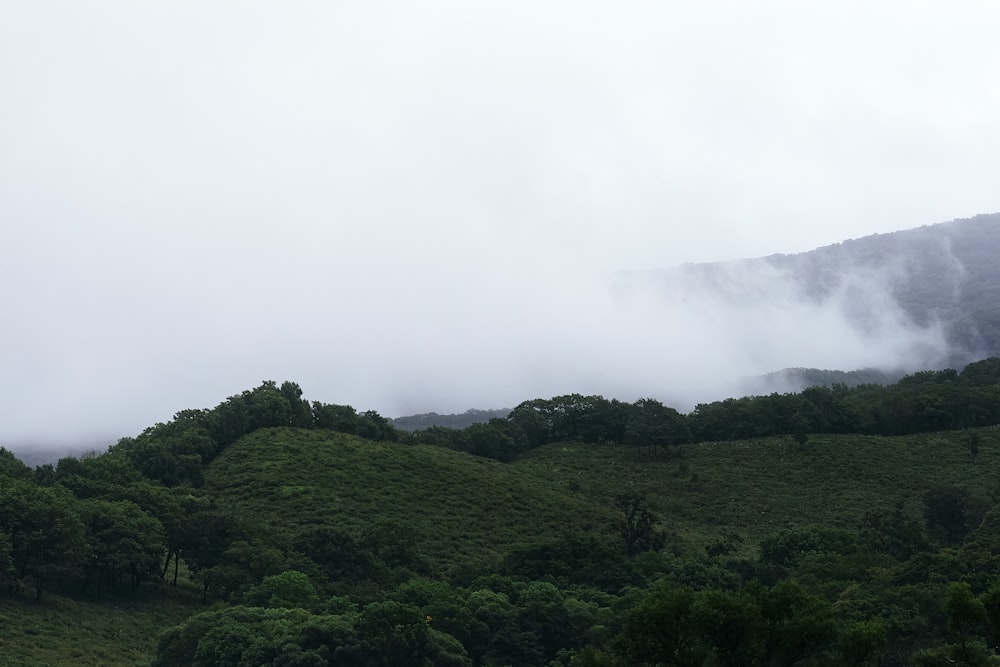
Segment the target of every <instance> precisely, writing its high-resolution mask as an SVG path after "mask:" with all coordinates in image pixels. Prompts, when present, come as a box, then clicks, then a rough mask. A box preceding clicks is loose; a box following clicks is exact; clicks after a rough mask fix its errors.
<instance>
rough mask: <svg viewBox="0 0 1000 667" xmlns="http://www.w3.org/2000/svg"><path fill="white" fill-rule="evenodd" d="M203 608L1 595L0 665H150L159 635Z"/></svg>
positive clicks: (170, 600) (158, 600) (175, 600)
mask: <svg viewBox="0 0 1000 667" xmlns="http://www.w3.org/2000/svg"><path fill="white" fill-rule="evenodd" d="M200 608H201V607H200V606H198V605H196V604H195V603H194V602H191V601H190V600H187V601H185V600H184V599H183V596H178V595H165V596H163V597H159V596H150V597H149V598H148V599H146V600H141V601H125V600H118V601H114V602H109V601H104V602H95V601H80V600H72V599H69V598H65V597H62V596H59V595H47V596H45V598H43V599H42V600H41V602H35V601H34V600H32V599H24V598H10V597H0V664H2V665H3V666H4V667H47V666H53V667H56V666H63V665H88V666H93V667H119V666H121V667H124V666H125V665H129V666H134V665H148V664H150V662H152V660H153V657H154V655H155V653H156V637H157V635H158V634H159V632H160V631H161V630H163V629H164V628H167V627H170V626H172V625H176V624H177V623H180V622H181V621H183V620H184V619H185V618H187V617H188V616H190V615H191V614H192V613H194V612H195V611H197V610H198V609H200Z"/></svg>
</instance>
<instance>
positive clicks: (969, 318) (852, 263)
mask: <svg viewBox="0 0 1000 667" xmlns="http://www.w3.org/2000/svg"><path fill="white" fill-rule="evenodd" d="M998 258H1000V213H993V214H984V215H977V216H975V217H973V218H967V219H958V220H953V221H951V222H943V223H939V224H934V225H926V226H923V227H919V228H915V229H909V230H904V231H898V232H892V233H886V234H873V235H871V236H866V237H863V238H859V239H850V240H846V241H843V242H841V243H836V244H833V245H829V246H824V247H821V248H817V249H815V250H811V251H808V252H803V253H798V254H790V255H783V254H775V255H770V256H767V257H761V258H756V259H744V260H737V261H725V262H710V263H700V264H684V265H681V266H676V267H671V268H664V269H655V270H652V271H642V272H627V273H626V274H624V275H623V279H622V287H623V290H626V291H627V290H630V289H636V288H637V286H639V287H638V289H650V288H651V289H653V290H654V292H655V293H658V294H660V295H661V296H662V298H664V299H666V300H670V299H674V300H683V299H686V298H689V297H687V296H686V295H688V294H695V295H698V298H705V299H709V300H714V301H715V302H717V303H719V304H721V306H722V307H726V308H728V307H732V308H733V309H740V308H742V309H744V310H746V311H750V310H751V309H754V308H757V307H760V308H761V310H766V309H767V308H775V307H780V306H781V305H782V304H784V305H792V306H794V307H796V308H804V307H816V308H827V309H834V310H836V312H837V313H838V318H839V319H840V320H841V321H844V322H846V323H847V324H848V325H849V326H850V328H851V329H852V330H854V331H856V332H859V334H861V335H863V336H864V337H865V339H866V340H870V341H873V342H876V341H885V340H888V339H891V338H892V337H893V336H897V337H898V336H899V335H900V334H902V333H905V334H907V335H909V336H911V337H912V339H913V345H912V346H911V347H910V348H907V350H908V355H907V357H906V358H905V359H904V360H903V361H897V362H895V363H893V362H892V361H890V360H887V362H886V363H885V364H884V365H880V368H879V369H865V370H858V369H854V368H841V369H836V370H835V371H834V370H821V369H816V368H812V369H804V368H786V369H783V370H776V371H775V372H773V373H769V374H768V375H766V376H764V377H760V378H750V379H747V380H746V381H745V382H744V387H745V389H746V391H747V392H748V393H766V392H767V391H771V390H777V391H797V390H800V389H802V388H804V387H806V386H809V385H814V384H831V383H834V382H836V383H845V384H857V383H858V382H875V383H879V384H884V383H889V382H892V381H894V380H896V379H898V378H899V377H901V376H902V375H903V374H905V373H907V372H913V371H916V370H924V369H940V368H946V367H956V368H961V367H962V366H964V365H965V364H967V363H969V362H971V361H975V360H979V359H983V358H986V357H991V356H1000V261H998ZM650 286H652V287H650ZM838 372H844V373H848V375H840V376H838V375H837V373H838ZM852 374H853V375H852ZM854 376H857V377H854Z"/></svg>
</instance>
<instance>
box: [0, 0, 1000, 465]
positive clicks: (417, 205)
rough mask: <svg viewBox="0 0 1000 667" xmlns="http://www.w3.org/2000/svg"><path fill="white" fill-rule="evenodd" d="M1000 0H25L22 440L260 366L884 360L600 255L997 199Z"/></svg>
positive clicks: (656, 367) (681, 383)
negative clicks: (720, 304)
mask: <svg viewBox="0 0 1000 667" xmlns="http://www.w3.org/2000/svg"><path fill="white" fill-rule="evenodd" d="M998 25H1000V6H998V5H997V4H996V3H995V2H993V1H992V0H985V1H983V2H961V1H959V2H952V3H948V4H947V5H945V4H942V3H939V2H935V3H931V2H926V3H925V2H877V3H871V2H850V1H845V0H838V1H837V2H793V1H773V2H767V1H761V2H754V3H745V2H696V1H693V0H692V1H687V0H684V1H669V0H663V1H659V2H648V3H646V2H581V1H580V0H574V1H572V2H421V3H416V2H407V3H402V2H377V1H372V0H364V1H363V2H283V3H275V2H253V1H250V2H248V1H246V0H241V1H240V2H235V1H234V2H203V1H200V2H183V1H180V2H178V1H173V2H158V3H154V2H131V1H125V0H123V1H121V2H101V1H97V0H94V1H88V2H76V1H71V2H70V1H68V2H48V1H46V0H30V1H29V0H25V1H20V0H11V1H9V2H4V3H2V5H0V231H2V234H0V317H2V322H0V324H2V329H0V346H2V347H0V372H2V380H3V383H2V390H0V391H2V394H0V444H7V445H13V444H18V443H28V442H36V443H56V442H69V441H73V442H80V441H83V440H87V439H91V440H95V439H96V440H98V441H100V440H101V439H105V440H107V441H109V442H110V441H113V440H114V439H116V438H118V437H120V436H122V435H134V434H136V433H137V432H139V431H140V430H141V429H142V428H144V427H145V426H148V425H150V424H152V423H154V422H157V421H165V420H168V419H170V418H171V416H172V415H173V414H174V413H175V412H176V411H178V410H180V409H184V408H192V407H212V406H214V405H216V404H217V403H219V402H220V401H222V400H223V399H224V398H225V397H226V396H229V395H231V394H234V393H238V392H239V391H241V390H243V389H247V388H251V387H253V386H256V385H257V384H259V382H260V381H261V380H263V379H274V380H277V381H279V382H280V381H282V380H284V379H291V380H295V381H297V382H299V383H300V385H302V387H303V389H304V390H305V393H306V397H307V398H309V399H313V400H321V401H323V402H328V403H349V404H351V405H354V406H355V407H357V408H358V409H361V410H364V409H376V410H379V411H380V412H382V413H383V414H385V415H387V416H397V415H401V414H409V413H413V412H425V411H430V410H436V411H439V412H451V411H462V410H465V409H467V408H471V407H480V408H487V407H501V406H510V405H513V404H516V403H518V402H520V401H521V400H525V399H529V398H535V397H547V396H551V395H555V394H559V393H569V392H574V391H580V392H584V393H602V394H604V395H609V396H610V395H619V396H620V397H622V398H626V399H629V400H632V399H634V398H637V397H639V396H646V395H656V396H662V397H675V396H681V395H683V392H684V387H692V386H696V385H697V386H698V387H700V389H701V390H702V391H703V392H710V391H713V390H720V391H721V388H722V386H723V385H722V384H720V383H715V384H713V383H712V382H709V381H707V380H706V379H705V378H706V377H708V376H712V377H720V378H721V377H722V376H724V375H732V374H733V373H732V371H737V372H738V373H752V372H766V371H769V370H775V368H774V367H773V365H775V364H778V365H784V366H789V365H805V366H811V365H822V364H827V365H829V364H845V365H850V364H857V365H861V364H863V363H867V362H868V361H869V359H868V357H865V354H866V353H865V352H864V350H865V349H866V345H865V341H863V340H860V339H859V340H858V341H854V340H852V341H850V343H849V344H848V345H846V346H844V347H843V348H840V347H836V346H835V345H834V343H833V342H831V341H830V340H827V341H824V342H823V344H819V345H816V346H813V347H810V346H809V345H805V344H801V341H799V344H796V345H794V346H790V345H787V344H785V343H786V341H784V340H778V339H777V338H775V336H772V334H771V333H770V332H769V330H768V329H767V328H766V326H765V325H764V323H762V322H761V321H760V320H761V317H760V316H759V315H756V316H754V318H752V319H753V322H756V323H757V324H755V325H754V327H755V328H753V333H754V336H753V337H752V339H753V340H755V341H759V342H764V341H769V340H771V341H775V342H774V343H773V345H772V347H771V348H768V350H766V351H765V352H766V353H764V354H750V355H749V356H748V355H747V349H746V348H747V344H746V340H745V338H741V337H740V336H738V335H734V333H733V331H734V323H736V324H738V325H739V326H740V327H743V328H744V329H745V328H746V327H747V326H748V324H747V322H748V320H747V318H746V317H745V316H744V315H738V316H737V317H736V318H735V319H731V318H730V316H729V314H728V313H727V312H711V313H707V314H706V313H704V312H701V313H698V314H696V313H693V312H692V311H690V310H688V311H684V312H683V313H681V312H677V311H675V312H672V313H667V314H664V313H654V312H652V311H651V310H650V308H649V304H645V305H644V306H643V307H641V308H638V307H635V304H632V305H628V304H625V305H623V304H621V303H619V302H615V301H614V299H613V298H612V297H611V296H609V294H608V292H607V289H606V286H607V282H608V277H609V276H610V275H611V274H613V273H614V272H615V271H618V270H622V269H625V270H634V269H647V268H652V267H665V266H671V265H676V264H680V263H684V262H702V261H714V260H726V259H735V258H742V257H756V256H762V255H768V254H772V253H776V252H782V253H792V252H799V251H805V250H809V249H812V248H815V247H817V246H822V245H828V244H831V243H835V242H838V241H841V240H844V239H848V238H857V237H860V236H865V235H868V234H872V233H877V232H888V231H894V230H899V229H906V228H911V227H917V226H920V225H924V224H931V223H936V222H942V221H945V220H951V219H954V218H959V217H968V216H971V215H974V214H977V213H985V212H994V211H997V210H1000V204H998V199H1000V197H998V190H997V183H998V179H997V174H998V171H997V167H996V160H997V156H1000V113H998V110H1000V85H998V84H997V82H998V81H1000V42H998V40H997V39H996V30H997V26H998ZM802 313H804V314H805V315H807V316H810V317H812V315H816V313H809V312H806V311H801V312H800V313H799V314H802ZM794 316H795V313H792V315H788V314H787V313H786V314H785V316H782V317H779V318H773V317H769V316H768V317H764V318H763V319H765V320H767V319H771V320H775V319H777V320H780V321H781V322H782V323H783V324H785V325H788V322H790V321H791V322H794V321H795V317H794ZM699 317H700V319H698V318H699ZM789 317H791V320H789ZM823 317H825V315H823V316H817V317H815V318H812V319H810V322H811V324H810V325H809V326H817V327H820V328H821V329H822V330H825V331H834V330H836V326H834V325H830V324H829V323H828V322H826V321H825V320H824V319H823ZM680 320H683V321H684V325H683V326H680V327H678V326H677V323H678V322H679V321H680ZM817 323H823V324H822V325H820V324H817ZM792 326H794V324H793V325H792ZM911 333H912V332H911ZM918 333H919V332H918ZM931 333H932V332H931ZM920 335H923V334H920ZM928 335H931V334H928ZM848 337H849V336H848ZM762 344H763V343H762ZM833 352H837V353H836V354H835V353H833ZM841 352H842V353H841ZM867 354H868V355H869V357H870V356H871V348H870V347H869V348H868V353H867ZM696 375H697V376H698V377H700V378H701V379H700V380H696V379H695V376H696ZM699 382H701V384H699ZM698 398H699V399H701V398H702V397H698ZM705 398H722V396H707V397H705Z"/></svg>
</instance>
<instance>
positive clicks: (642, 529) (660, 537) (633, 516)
mask: <svg viewBox="0 0 1000 667" xmlns="http://www.w3.org/2000/svg"><path fill="white" fill-rule="evenodd" d="M615 507H616V508H617V509H618V510H619V511H620V512H621V515H620V516H619V517H618V519H617V520H616V521H615V523H614V528H615V530H616V532H617V533H618V535H619V536H620V537H621V539H622V542H623V544H624V548H625V553H626V554H628V555H629V556H634V555H635V554H637V553H639V552H641V551H655V550H657V549H660V548H662V547H663V544H664V542H666V535H664V534H663V532H662V531H659V530H657V529H656V524H657V523H658V520H657V518H656V516H655V515H654V514H653V512H652V511H651V510H650V509H649V506H648V505H647V503H646V498H645V496H644V495H642V494H641V493H637V492H635V491H624V492H622V493H619V494H618V495H617V496H616V497H615Z"/></svg>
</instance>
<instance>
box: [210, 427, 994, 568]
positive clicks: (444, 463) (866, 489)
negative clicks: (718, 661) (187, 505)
mask: <svg viewBox="0 0 1000 667" xmlns="http://www.w3.org/2000/svg"><path fill="white" fill-rule="evenodd" d="M980 433H981V438H982V442H981V445H980V454H979V458H978V461H977V463H976V465H971V464H970V462H969V453H968V450H967V449H966V448H965V446H964V442H965V440H964V436H963V435H962V434H957V433H951V434H949V433H943V434H928V435H922V436H907V437H897V438H880V437H868V436H813V437H812V438H811V439H810V441H809V442H808V443H807V444H806V445H805V446H798V445H795V444H793V443H792V442H791V440H790V439H788V438H776V439H762V440H755V441H749V442H722V443H700V444H694V445H687V446H685V447H684V448H683V455H682V456H681V457H680V458H675V459H667V458H662V457H661V458H657V459H650V458H648V457H647V458H645V459H643V458H640V457H639V456H638V455H637V452H636V451H635V450H633V449H630V448H624V447H613V446H601V445H586V444H579V443H567V444H553V445H548V446H545V447H542V448H539V449H537V450H534V451H532V452H529V453H528V454H527V455H525V456H524V457H522V458H521V459H519V460H518V461H516V462H514V463H511V464H501V463H497V462H494V461H490V460H485V459H480V458H476V457H473V456H470V455H468V454H463V453H459V452H452V451H449V450H444V449H439V448H435V447H429V446H408V445H397V444H376V443H371V442H368V441H365V440H361V439H359V438H355V437H352V436H347V435H342V434H334V433H324V432H317V431H298V430H294V429H268V430H264V431H259V432H257V433H254V434H252V435H250V436H248V437H246V438H244V439H243V440H242V441H240V442H239V443H237V444H235V445H234V446H233V447H231V448H230V449H229V450H228V451H227V452H226V453H225V454H223V455H222V456H221V457H220V458H219V459H218V460H217V461H215V462H214V463H213V464H212V466H211V468H210V470H209V471H208V474H207V475H206V480H207V482H206V486H207V488H208V489H210V490H211V491H213V492H214V493H217V494H219V495H220V497H221V498H223V499H224V500H225V502H231V503H235V504H236V505H237V506H240V507H243V508H244V509H245V510H248V511H250V512H253V513H254V514H256V515H258V516H261V517H263V518H264V519H265V520H267V521H272V522H274V523H275V524H276V525H281V524H282V523H284V522H286V521H290V522H293V523H295V524H299V525H308V524H329V525H334V526H339V527H341V528H343V529H347V530H349V531H352V532H360V531H361V530H363V529H364V528H365V527H366V526H368V525H370V524H371V523H372V522H375V521H391V522H398V523H401V524H402V525H405V526H408V527H410V528H412V530H413V531H414V533H415V535H416V537H417V541H418V544H419V545H420V546H421V548H422V549H423V550H424V552H425V553H426V554H427V555H428V556H430V557H431V558H433V559H434V560H435V561H437V562H438V563H439V564H442V565H444V566H445V567H446V568H448V567H463V566H464V567H468V566H470V565H471V566H475V567H480V566H485V567H489V565H490V564H493V563H495V562H496V559H497V558H498V557H500V556H501V555H502V554H503V553H505V552H506V551H507V550H508V549H509V548H510V547H511V546H512V545H515V544H518V543H528V542H533V541H537V540H539V539H544V538H545V537H547V536H552V535H557V534H559V533H560V532H562V531H565V530H567V529H569V530H583V531H590V532H609V530H610V529H609V525H610V523H611V521H612V520H613V519H614V517H615V510H614V507H613V498H614V496H615V494H616V493H617V492H618V491H619V490H621V489H623V488H626V487H631V488H635V489H637V490H640V491H642V492H644V493H645V494H646V496H647V498H648V500H649V502H650V505H651V506H652V507H653V509H654V510H656V511H657V512H658V513H659V514H660V515H661V516H662V517H663V518H664V520H665V524H666V525H667V526H668V527H669V528H671V529H672V530H673V531H675V532H676V533H677V535H678V537H679V538H680V539H681V542H682V543H683V544H685V545H687V546H688V547H691V548H699V549H700V547H701V546H704V545H705V544H708V543H710V542H712V541H714V540H715V539H717V538H718V537H721V536H722V535H724V534H726V533H731V532H735V533H738V534H740V535H741V536H742V537H743V539H744V548H745V549H746V551H747V553H748V555H750V554H752V553H753V550H754V549H755V547H756V545H757V544H758V543H759V540H760V539H761V538H762V537H763V536H765V535H767V534H768V533H771V532H773V531H774V530H777V529H779V528H784V527H789V526H793V525H796V524H804V523H813V522H815V523H826V524H832V525H841V526H845V527H850V526H854V525H856V524H857V522H858V520H859V519H860V518H861V517H862V516H863V515H864V513H865V511H867V510H869V509H872V508H887V509H888V508H891V507H893V506H894V505H895V503H896V502H897V501H904V502H905V503H907V506H908V507H909V508H910V509H911V510H912V511H914V512H919V509H920V508H919V502H920V501H919V499H920V496H921V494H922V493H923V492H924V491H925V490H926V489H928V488H930V487H932V486H935V485H941V484H953V485H957V486H961V487H964V488H967V489H968V490H970V491H973V492H975V493H977V494H979V495H987V494H988V492H989V491H991V490H995V487H994V486H992V485H995V482H994V480H997V479H1000V475H998V469H1000V431H997V430H994V429H983V430H981V431H980Z"/></svg>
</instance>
